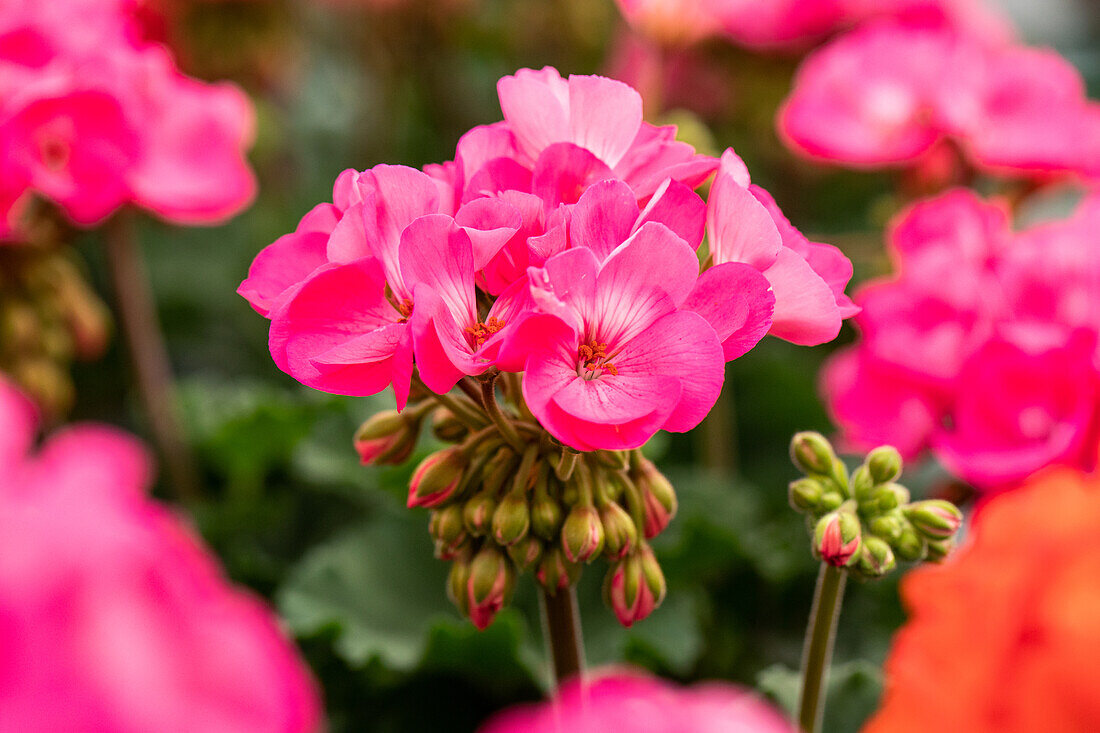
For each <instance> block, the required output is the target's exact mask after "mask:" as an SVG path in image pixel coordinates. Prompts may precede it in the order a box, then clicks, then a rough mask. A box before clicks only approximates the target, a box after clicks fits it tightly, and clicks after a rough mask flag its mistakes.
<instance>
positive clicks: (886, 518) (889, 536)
mask: <svg viewBox="0 0 1100 733" xmlns="http://www.w3.org/2000/svg"><path fill="white" fill-rule="evenodd" d="M908 524H909V523H908V522H907V521H906V520H905V517H904V515H902V513H901V512H900V511H892V512H889V513H888V514H882V515H880V516H877V517H874V518H872V519H871V520H870V521H868V523H867V528H868V529H870V530H871V532H872V533H873V534H875V535H878V536H879V537H881V538H883V539H884V540H886V541H887V542H890V543H893V542H894V541H895V540H897V538H898V537H901V533H902V531H903V530H904V529H905V527H906V526H908Z"/></svg>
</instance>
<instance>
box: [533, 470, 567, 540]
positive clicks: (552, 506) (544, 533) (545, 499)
mask: <svg viewBox="0 0 1100 733" xmlns="http://www.w3.org/2000/svg"><path fill="white" fill-rule="evenodd" d="M548 480H549V479H548V478H547V479H546V480H545V481H544V478H543V477H541V476H540V477H539V480H538V482H537V483H536V484H535V493H534V496H533V497H532V499H531V531H532V532H534V533H535V534H537V535H538V536H539V537H541V538H543V539H544V540H555V539H557V537H558V534H559V533H560V532H561V522H562V515H561V504H559V503H558V502H557V501H556V500H555V499H554V498H553V497H551V496H550V493H549V491H548V484H547V481H548Z"/></svg>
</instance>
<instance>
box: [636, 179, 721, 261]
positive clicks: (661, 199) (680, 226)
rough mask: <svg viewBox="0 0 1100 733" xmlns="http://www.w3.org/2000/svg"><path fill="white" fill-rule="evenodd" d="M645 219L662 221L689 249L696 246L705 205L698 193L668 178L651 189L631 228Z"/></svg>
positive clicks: (698, 241)
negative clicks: (635, 222) (647, 199)
mask: <svg viewBox="0 0 1100 733" xmlns="http://www.w3.org/2000/svg"><path fill="white" fill-rule="evenodd" d="M647 221H655V222H658V223H660V224H664V225H665V226H666V227H668V228H669V229H671V230H672V231H673V232H675V233H676V236H678V237H680V239H682V240H684V241H685V242H687V243H688V244H690V245H691V248H692V249H699V245H700V244H701V243H702V241H703V230H704V228H705V227H706V221H707V205H706V203H705V202H704V201H703V199H702V198H700V196H699V194H697V193H695V192H694V191H692V190H691V189H690V188H688V187H687V186H685V185H684V184H683V183H680V182H679V181H674V180H672V179H671V178H669V179H667V180H665V182H664V183H662V184H661V185H660V186H659V187H658V188H657V190H656V191H655V192H654V194H653V198H651V199H650V200H649V203H648V204H646V207H645V210H644V211H642V213H641V215H640V216H639V217H638V222H637V224H635V227H636V228H637V227H641V226H642V225H643V224H645V223H646V222H647Z"/></svg>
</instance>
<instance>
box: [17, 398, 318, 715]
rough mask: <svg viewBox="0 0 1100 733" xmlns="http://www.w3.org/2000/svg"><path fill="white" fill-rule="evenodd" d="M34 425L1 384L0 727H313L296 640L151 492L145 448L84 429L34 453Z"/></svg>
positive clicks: (314, 706)
mask: <svg viewBox="0 0 1100 733" xmlns="http://www.w3.org/2000/svg"><path fill="white" fill-rule="evenodd" d="M36 427H37V417H36V415H35V412H34V408H33V407H32V406H31V404H30V402H29V401H27V400H26V399H25V398H24V397H23V396H22V395H21V394H20V393H18V392H17V391H16V390H15V389H14V388H13V387H12V386H11V385H10V384H9V383H7V382H6V381H4V380H3V379H2V378H0V619H2V621H0V646H2V647H3V649H4V653H3V655H2V656H0V680H2V682H0V709H2V710H3V711H4V712H3V716H2V722H0V728H3V729H4V730H11V731H25V732H28V733H30V732H33V731H61V730H95V731H120V732H121V731H136V730H157V731H181V732H182V731H231V730H232V731H241V730H255V731H261V730H262V731H286V732H287V733H289V732H291V731H302V732H303V733H304V732H306V731H313V730H316V729H317V728H318V726H319V724H320V715H321V711H320V704H319V701H318V698H317V691H316V689H315V687H314V684H313V681H312V680H311V679H310V675H309V672H308V671H307V669H306V667H305V666H304V665H303V663H302V661H301V660H300V659H299V658H298V656H297V654H296V653H295V651H294V648H293V646H292V644H291V643H290V642H289V641H288V640H287V639H286V638H285V636H284V635H283V634H282V632H281V631H280V630H279V628H278V625H277V622H276V620H275V618H274V617H273V615H272V614H271V612H270V611H268V610H267V609H266V608H264V606H263V605H262V604H261V603H260V602H259V601H258V600H256V599H255V598H253V597H252V596H251V595H249V594H247V593H243V592H241V591H240V590H238V589H236V588H233V587H232V586H230V585H229V584H228V583H227V582H226V580H225V578H224V576H223V575H222V573H221V571H220V569H219V568H218V566H217V564H216V562H215V561H214V559H213V558H212V556H211V555H210V554H209V553H208V551H207V550H206V549H205V548H204V547H203V546H202V545H201V544H200V543H199V542H198V540H197V539H196V538H195V536H194V535H193V534H192V532H191V530H190V529H189V528H188V527H187V526H185V525H184V523H183V522H182V521H181V520H180V519H179V518H178V517H176V516H175V515H173V514H172V513H171V512H170V511H169V510H168V509H167V508H165V507H163V506H161V505H159V504H157V503H155V502H153V501H150V500H149V498H148V497H147V496H146V495H145V489H146V487H147V486H148V484H149V459H148V456H147V455H146V453H145V451H144V449H143V448H142V447H141V446H140V445H139V444H138V443H137V441H135V440H133V439H132V438H130V437H129V436H126V435H124V434H122V433H120V432H117V431H115V430H112V429H110V428H106V427H98V426H93V425H81V426H76V427H71V428H67V429H65V430H64V431H61V432H58V433H57V434H55V435H54V436H52V437H51V438H50V439H49V440H48V441H47V442H46V443H45V444H43V445H42V447H41V448H39V449H37V450H33V449H32V445H33V444H34V440H35V431H36Z"/></svg>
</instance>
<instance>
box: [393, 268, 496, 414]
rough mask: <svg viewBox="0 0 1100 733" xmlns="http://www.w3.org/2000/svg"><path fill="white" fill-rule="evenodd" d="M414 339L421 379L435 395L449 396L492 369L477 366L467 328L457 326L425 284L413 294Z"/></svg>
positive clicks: (442, 304) (485, 365)
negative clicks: (466, 378)
mask: <svg viewBox="0 0 1100 733" xmlns="http://www.w3.org/2000/svg"><path fill="white" fill-rule="evenodd" d="M414 298H415V299H416V308H415V309H414V311H413V317H412V321H411V322H410V325H411V326H412V337H413V351H414V353H415V354H416V367H417V369H418V370H419V372H420V378H421V379H423V380H424V384H425V385H426V386H427V387H428V389H430V390H431V391H432V392H435V393H436V394H446V393H447V392H450V391H451V388H452V387H454V386H455V384H456V383H457V382H458V380H460V379H462V377H463V376H464V375H466V374H480V373H481V372H483V371H485V370H486V369H488V368H489V366H491V365H490V364H488V363H485V364H482V365H480V366H478V365H477V364H476V362H475V359H474V357H473V354H472V350H471V348H470V344H469V342H468V341H467V340H466V334H465V331H464V328H465V326H464V325H462V324H460V323H457V322H456V321H455V319H454V317H453V316H452V315H451V313H450V312H448V310H447V306H446V304H444V302H443V299H442V298H440V297H439V295H437V294H436V293H435V292H434V291H432V290H431V289H430V288H429V287H428V286H427V285H426V284H424V283H420V284H418V285H417V286H416V289H415V291H414Z"/></svg>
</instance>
